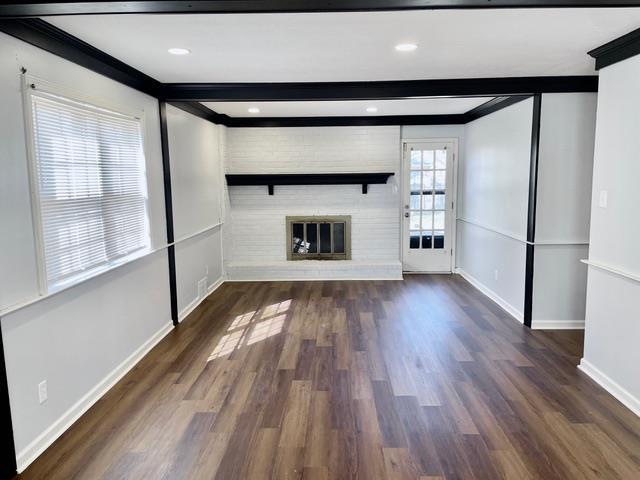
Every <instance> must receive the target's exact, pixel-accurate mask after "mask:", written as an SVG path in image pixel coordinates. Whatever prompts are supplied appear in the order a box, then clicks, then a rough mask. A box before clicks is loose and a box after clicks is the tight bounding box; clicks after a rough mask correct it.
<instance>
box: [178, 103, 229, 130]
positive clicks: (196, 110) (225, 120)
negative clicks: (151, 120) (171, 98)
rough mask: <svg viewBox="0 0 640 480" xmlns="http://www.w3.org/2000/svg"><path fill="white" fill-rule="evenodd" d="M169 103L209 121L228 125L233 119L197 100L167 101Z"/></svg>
mask: <svg viewBox="0 0 640 480" xmlns="http://www.w3.org/2000/svg"><path fill="white" fill-rule="evenodd" d="M168 103H169V105H172V106H174V107H176V108H179V109H180V110H183V111H185V112H187V113H190V114H192V115H195V116H196V117H200V118H202V119H203V120H208V121H210V122H211V123H217V124H219V125H227V126H230V123H231V122H232V121H233V120H234V119H233V118H231V117H230V116H228V115H225V114H223V113H217V112H214V111H213V110H211V109H210V108H209V107H206V106H205V105H203V104H201V103H198V102H168Z"/></svg>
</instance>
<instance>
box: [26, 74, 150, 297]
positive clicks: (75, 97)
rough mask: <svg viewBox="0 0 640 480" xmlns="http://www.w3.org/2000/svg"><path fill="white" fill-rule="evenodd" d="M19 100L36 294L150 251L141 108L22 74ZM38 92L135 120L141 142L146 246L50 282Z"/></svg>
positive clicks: (145, 144)
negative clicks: (36, 109)
mask: <svg viewBox="0 0 640 480" xmlns="http://www.w3.org/2000/svg"><path fill="white" fill-rule="evenodd" d="M22 77H23V82H22V100H23V102H22V103H23V116H24V126H25V133H26V138H25V139H26V144H27V145H26V148H27V167H28V176H29V190H30V197H31V218H32V225H33V240H34V247H35V255H36V265H37V277H38V278H37V283H38V293H39V295H40V296H47V295H51V294H54V293H57V292H59V291H62V290H65V289H67V288H69V287H72V286H74V285H77V284H80V283H82V282H84V281H86V280H89V279H91V278H94V277H96V276H98V275H101V274H103V273H106V272H108V271H110V270H113V269H115V268H117V267H120V266H122V265H124V264H127V263H129V262H131V261H134V260H136V259H138V258H141V257H144V256H146V255H148V254H150V253H153V251H154V248H153V235H152V229H151V210H150V201H149V175H148V162H147V151H148V150H149V149H148V141H147V135H146V133H147V130H146V122H145V112H144V110H137V109H132V108H129V107H125V106H123V105H120V104H116V103H114V102H110V101H107V100H105V99H103V98H97V97H94V96H92V95H87V94H84V93H81V92H78V91H75V90H73V89H69V88H65V87H63V86H60V85H56V84H54V83H51V82H48V81H46V80H43V79H41V78H38V77H35V76H32V75H27V74H22ZM34 95H41V96H42V97H45V98H47V97H54V98H53V100H55V101H59V102H61V103H68V104H75V105H77V104H85V105H89V106H90V107H92V108H96V109H103V110H106V111H108V112H110V113H114V114H116V115H123V116H125V117H128V118H131V119H135V120H136V121H138V122H139V124H140V136H141V138H140V145H141V149H142V157H143V173H144V179H143V185H144V208H145V233H146V237H147V239H148V242H147V245H146V247H143V248H141V249H139V250H136V251H134V252H131V253H130V254H128V255H125V256H122V257H119V258H117V259H113V260H110V261H107V262H105V263H102V264H100V265H96V266H94V267H92V268H89V269H87V270H86V271H81V272H77V273H76V274H73V275H70V276H69V277H66V278H64V279H61V280H59V281H57V282H55V283H51V284H49V282H48V280H47V269H46V261H47V259H46V256H45V241H44V232H43V223H42V209H41V203H40V198H41V197H40V184H39V178H38V165H37V157H36V148H35V146H36V136H35V131H34V125H33V122H34V106H33V96H34Z"/></svg>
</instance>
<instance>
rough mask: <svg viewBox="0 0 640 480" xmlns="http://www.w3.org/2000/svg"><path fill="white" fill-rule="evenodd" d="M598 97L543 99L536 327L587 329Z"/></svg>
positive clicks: (562, 95)
mask: <svg viewBox="0 0 640 480" xmlns="http://www.w3.org/2000/svg"><path fill="white" fill-rule="evenodd" d="M596 101H597V95H596V94H595V93H559V94H544V95H542V110H541V117H540V143H539V157H538V196H537V206H536V246H535V255H534V286H533V312H532V317H533V318H532V320H533V323H532V325H533V327H534V328H581V327H582V326H584V315H585V298H586V289H587V268H586V266H585V265H584V264H582V263H580V260H581V259H584V258H586V256H587V255H588V251H589V216H590V203H591V202H590V199H591V183H592V173H593V145H594V136H595V125H596Z"/></svg>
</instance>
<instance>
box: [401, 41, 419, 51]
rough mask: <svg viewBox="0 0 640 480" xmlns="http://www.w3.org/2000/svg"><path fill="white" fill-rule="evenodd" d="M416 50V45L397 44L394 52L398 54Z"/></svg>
mask: <svg viewBox="0 0 640 480" xmlns="http://www.w3.org/2000/svg"><path fill="white" fill-rule="evenodd" d="M416 48H418V45H416V44H415V43H399V44H398V45H396V50H397V51H399V52H413V51H414V50H415V49H416Z"/></svg>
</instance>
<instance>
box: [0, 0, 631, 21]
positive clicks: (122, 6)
mask: <svg viewBox="0 0 640 480" xmlns="http://www.w3.org/2000/svg"><path fill="white" fill-rule="evenodd" d="M634 6H640V1H638V0H608V1H606V0H339V1H336V0H209V1H207V0H192V1H128V2H126V1H82V2H78V1H20V0H18V1H15V0H14V1H9V2H5V3H3V4H2V5H0V16H2V17H41V16H48V15H88V14H131V13H174V14H175V13H289V12H310V13H312V12H361V11H364V12H371V11H392V10H438V9H487V8H491V9H496V8H599V7H634Z"/></svg>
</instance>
